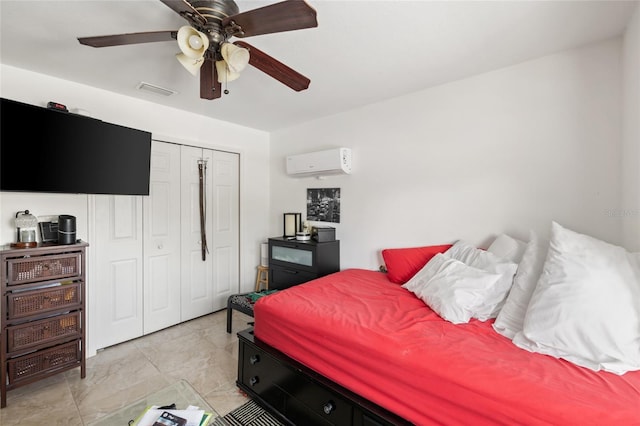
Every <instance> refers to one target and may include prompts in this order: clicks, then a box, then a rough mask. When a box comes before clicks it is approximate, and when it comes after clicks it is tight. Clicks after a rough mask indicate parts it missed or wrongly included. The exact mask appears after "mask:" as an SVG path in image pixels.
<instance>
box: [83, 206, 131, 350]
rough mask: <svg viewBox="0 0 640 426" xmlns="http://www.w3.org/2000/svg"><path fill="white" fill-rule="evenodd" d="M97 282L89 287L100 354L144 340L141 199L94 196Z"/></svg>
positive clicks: (94, 335) (91, 337)
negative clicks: (93, 303) (93, 301)
mask: <svg viewBox="0 0 640 426" xmlns="http://www.w3.org/2000/svg"><path fill="white" fill-rule="evenodd" d="M94 208H95V221H96V226H95V229H96V233H95V237H94V240H93V241H91V242H90V244H91V245H90V247H91V250H93V251H94V259H96V260H95V274H94V275H93V276H94V277H95V278H94V280H93V281H92V282H91V284H89V285H90V286H91V292H93V294H95V300H96V303H95V305H94V306H95V311H94V312H88V315H95V322H94V324H96V326H95V329H94V334H93V335H91V336H88V338H89V339H92V340H93V339H95V340H94V341H95V343H94V345H95V347H96V348H97V349H99V348H104V347H107V346H111V345H115V344H116V343H120V342H124V341H126V340H130V339H133V338H136V337H140V336H141V335H142V332H143V330H142V324H143V311H142V304H143V302H142V299H143V294H142V270H143V266H142V264H143V255H142V238H143V232H142V197H140V196H136V197H134V196H128V195H96V196H95V207H94Z"/></svg>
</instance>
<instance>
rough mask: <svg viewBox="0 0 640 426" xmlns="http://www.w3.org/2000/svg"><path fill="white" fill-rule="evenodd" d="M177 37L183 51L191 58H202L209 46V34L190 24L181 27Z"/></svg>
mask: <svg viewBox="0 0 640 426" xmlns="http://www.w3.org/2000/svg"><path fill="white" fill-rule="evenodd" d="M176 39H177V40H178V47H180V50H181V51H182V53H183V54H184V55H186V56H188V57H189V58H193V59H198V58H202V57H203V56H204V53H205V52H206V51H207V49H208V48H209V39H208V38H207V36H206V35H205V34H203V33H201V32H200V31H198V30H196V29H195V28H193V27H190V26H188V25H185V26H182V27H180V29H179V30H178V35H177V37H176Z"/></svg>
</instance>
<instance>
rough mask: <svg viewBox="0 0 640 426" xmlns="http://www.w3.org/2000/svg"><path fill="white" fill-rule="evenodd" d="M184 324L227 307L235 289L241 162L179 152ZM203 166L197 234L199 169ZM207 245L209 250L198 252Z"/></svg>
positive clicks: (228, 156)
mask: <svg viewBox="0 0 640 426" xmlns="http://www.w3.org/2000/svg"><path fill="white" fill-rule="evenodd" d="M181 153H182V155H181V161H182V168H181V172H182V179H181V186H182V191H181V201H182V202H181V207H182V297H181V303H182V309H181V312H182V321H186V320H189V319H192V318H196V317H199V316H202V315H205V314H207V313H210V312H213V311H216V310H219V309H222V308H224V307H226V300H227V298H228V297H229V295H231V294H233V293H237V292H238V288H239V232H238V230H239V179H238V176H239V156H238V154H233V153H227V152H221V151H213V150H209V149H203V148H196V147H189V146H182V147H181ZM201 161H202V162H203V163H204V165H205V166H206V168H205V173H204V177H203V178H204V179H203V182H204V194H205V197H204V199H203V203H204V204H203V205H204V207H205V227H204V229H205V235H204V238H203V235H202V232H201V228H202V227H201V220H200V177H199V170H198V163H199V162H201ZM204 241H206V245H207V250H206V252H205V254H204V260H203V253H202V247H203V244H204Z"/></svg>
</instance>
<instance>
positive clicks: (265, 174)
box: [0, 65, 269, 290]
mask: <svg viewBox="0 0 640 426" xmlns="http://www.w3.org/2000/svg"><path fill="white" fill-rule="evenodd" d="M0 96H2V97H4V98H8V99H14V100H17V101H21V102H25V103H29V104H32V105H40V106H45V105H46V103H47V101H50V100H53V101H56V102H61V103H63V104H65V105H67V107H69V108H71V109H72V110H73V109H75V108H81V109H84V110H87V111H90V112H91V115H92V116H93V117H95V118H100V119H102V120H104V121H108V122H112V123H116V124H120V125H123V126H129V127H133V128H137V129H141V130H146V131H149V132H151V133H152V137H153V139H157V140H163V141H168V142H176V143H184V144H188V145H195V146H203V147H209V148H215V149H222V150H226V151H230V152H238V153H240V162H241V164H240V168H241V170H240V185H241V188H240V197H241V199H240V206H241V220H240V234H241V244H240V245H241V253H240V261H241V264H242V265H241V283H242V285H243V288H244V289H247V290H248V289H251V288H253V285H254V284H253V283H254V282H255V267H256V265H258V264H259V262H260V247H259V243H260V242H261V241H263V240H264V238H265V236H266V235H268V232H267V229H268V221H267V218H266V217H265V215H264V214H263V211H264V210H265V206H268V203H269V165H268V164H265V161H264V158H265V157H267V156H268V155H269V134H268V133H266V132H263V131H259V130H255V129H250V128H247V127H242V126H238V125H234V124H230V123H227V122H224V121H220V120H215V119H212V118H207V117H205V116H200V115H196V114H190V113H186V112H184V111H180V110H177V109H173V108H168V107H163V106H160V105H157V104H154V103H152V102H145V101H142V100H138V99H134V98H129V97H126V96H121V95H118V94H115V93H111V92H107V91H104V90H99V89H95V88H93V87H90V86H85V85H81V84H77V83H73V82H70V81H66V80H61V79H57V78H52V77H49V76H46V75H43V74H37V73H32V72H29V71H26V70H23V69H19V68H14V67H10V66H6V65H2V66H1V68H0ZM218 101H219V100H218ZM185 123H189V125H185ZM25 143H28V141H25ZM87 198H88V196H87V195H66V194H33V193H11V192H1V193H0V244H3V243H9V242H12V241H14V240H15V231H14V229H15V228H14V225H13V218H14V217H15V213H16V212H17V211H19V210H24V209H29V210H31V211H32V212H33V213H34V214H35V215H37V216H40V215H58V214H72V215H74V216H76V218H77V219H76V221H77V226H78V230H77V236H78V238H82V239H83V240H87V241H88V242H89V243H90V244H91V240H90V236H89V235H88V234H87Z"/></svg>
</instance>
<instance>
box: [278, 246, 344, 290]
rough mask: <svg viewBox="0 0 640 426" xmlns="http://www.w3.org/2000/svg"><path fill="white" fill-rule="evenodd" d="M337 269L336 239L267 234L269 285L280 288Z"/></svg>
mask: <svg viewBox="0 0 640 426" xmlns="http://www.w3.org/2000/svg"><path fill="white" fill-rule="evenodd" d="M339 270H340V241H339V240H333V241H326V242H317V241H313V240H308V241H299V240H289V239H286V238H283V237H276V238H269V289H273V290H282V289H285V288H288V287H291V286H294V285H297V284H302V283H304V282H307V281H311V280H313V279H316V278H320V277H322V276H325V275H329V274H332V273H334V272H338V271H339Z"/></svg>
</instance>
